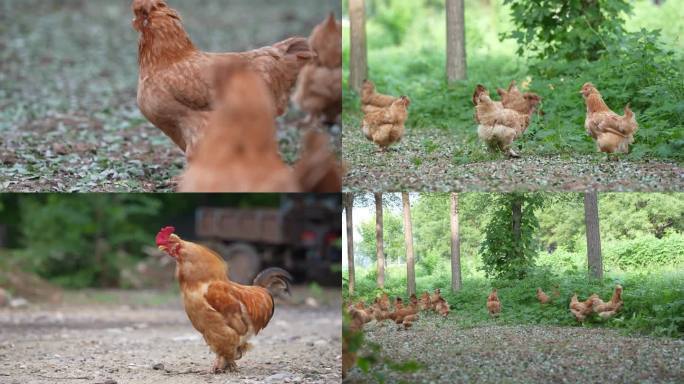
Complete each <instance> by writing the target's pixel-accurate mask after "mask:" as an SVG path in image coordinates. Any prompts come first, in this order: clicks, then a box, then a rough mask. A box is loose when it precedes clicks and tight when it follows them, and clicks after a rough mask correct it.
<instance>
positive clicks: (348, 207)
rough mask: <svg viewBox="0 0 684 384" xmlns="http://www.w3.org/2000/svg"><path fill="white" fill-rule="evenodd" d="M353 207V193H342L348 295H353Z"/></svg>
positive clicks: (354, 279)
mask: <svg viewBox="0 0 684 384" xmlns="http://www.w3.org/2000/svg"><path fill="white" fill-rule="evenodd" d="M353 209H354V195H353V194H351V193H346V194H344V210H345V213H346V217H347V265H348V268H349V296H350V297H351V296H353V295H354V284H355V281H356V278H355V275H354V225H353V224H352V210H353Z"/></svg>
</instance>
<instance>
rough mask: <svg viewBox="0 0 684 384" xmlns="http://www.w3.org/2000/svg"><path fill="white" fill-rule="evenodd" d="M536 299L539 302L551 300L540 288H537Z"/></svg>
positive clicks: (545, 302)
mask: <svg viewBox="0 0 684 384" xmlns="http://www.w3.org/2000/svg"><path fill="white" fill-rule="evenodd" d="M537 299H538V300H539V303H541V304H548V303H549V302H550V301H551V298H550V297H549V295H547V294H546V293H544V291H542V289H541V288H537Z"/></svg>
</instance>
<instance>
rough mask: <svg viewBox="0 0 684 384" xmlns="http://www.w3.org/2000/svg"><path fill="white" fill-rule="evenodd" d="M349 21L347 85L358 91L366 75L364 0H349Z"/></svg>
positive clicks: (366, 52) (366, 53)
mask: <svg viewBox="0 0 684 384" xmlns="http://www.w3.org/2000/svg"><path fill="white" fill-rule="evenodd" d="M349 21H350V27H349V29H350V35H351V52H350V58H349V86H350V87H351V89H353V90H354V91H356V92H360V91H361V86H362V85H363V81H364V80H366V78H367V77H368V61H367V56H368V51H367V48H366V2H365V1H364V0H349Z"/></svg>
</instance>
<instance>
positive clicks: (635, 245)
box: [604, 234, 684, 270]
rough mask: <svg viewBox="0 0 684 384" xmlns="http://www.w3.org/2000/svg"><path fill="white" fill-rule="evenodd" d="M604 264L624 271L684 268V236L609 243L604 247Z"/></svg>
mask: <svg viewBox="0 0 684 384" xmlns="http://www.w3.org/2000/svg"><path fill="white" fill-rule="evenodd" d="M604 255H605V256H604V262H605V263H607V264H609V265H614V266H616V267H619V268H621V269H623V270H632V269H634V270H638V269H639V268H644V267H649V266H672V265H682V266H684V235H681V234H676V235H675V234H672V235H669V236H666V237H664V238H662V239H658V238H655V237H651V236H643V237H638V238H635V239H631V240H625V241H619V242H609V243H608V244H606V245H605V247H604Z"/></svg>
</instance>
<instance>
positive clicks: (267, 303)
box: [156, 227, 292, 373]
mask: <svg viewBox="0 0 684 384" xmlns="http://www.w3.org/2000/svg"><path fill="white" fill-rule="evenodd" d="M174 231H175V229H174V228H173V227H165V228H163V229H162V230H161V231H159V233H158V234H157V237H156V243H157V247H158V248H159V249H160V250H161V251H163V252H166V253H167V254H168V255H169V256H171V257H172V258H174V259H175V260H176V277H177V279H178V284H179V285H180V290H181V296H182V298H183V304H184V306H185V312H186V313H187V315H188V318H189V319H190V322H191V323H192V326H193V327H195V329H196V330H197V331H199V332H200V333H201V334H202V336H203V337H204V340H205V341H206V342H207V344H209V347H210V348H211V350H212V351H213V352H214V353H215V354H216V360H215V362H214V365H213V368H212V371H213V372H214V373H220V372H224V371H225V370H226V369H228V370H229V371H236V370H237V365H236V364H235V361H236V360H239V359H240V358H241V357H242V356H243V355H244V354H245V352H247V350H249V349H250V344H249V343H248V341H249V339H250V338H251V337H253V336H255V335H257V334H258V333H259V331H261V330H262V329H264V328H265V327H266V325H268V322H269V321H270V320H271V317H273V310H274V306H275V305H274V301H273V295H274V294H279V293H282V292H287V293H289V292H290V282H291V281H292V276H290V274H289V273H288V272H287V271H285V270H283V269H280V268H269V269H266V270H264V271H262V272H261V273H259V274H258V275H257V276H256V277H255V278H254V285H253V286H245V285H240V284H237V283H234V282H232V281H230V280H229V279H228V273H227V272H228V266H227V265H226V263H225V262H224V261H223V259H222V258H221V256H219V255H218V254H216V253H215V252H213V251H211V250H210V249H208V248H205V247H203V246H201V245H198V244H195V243H191V242H189V241H184V240H182V239H181V238H180V237H178V236H177V235H175V234H174Z"/></svg>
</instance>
